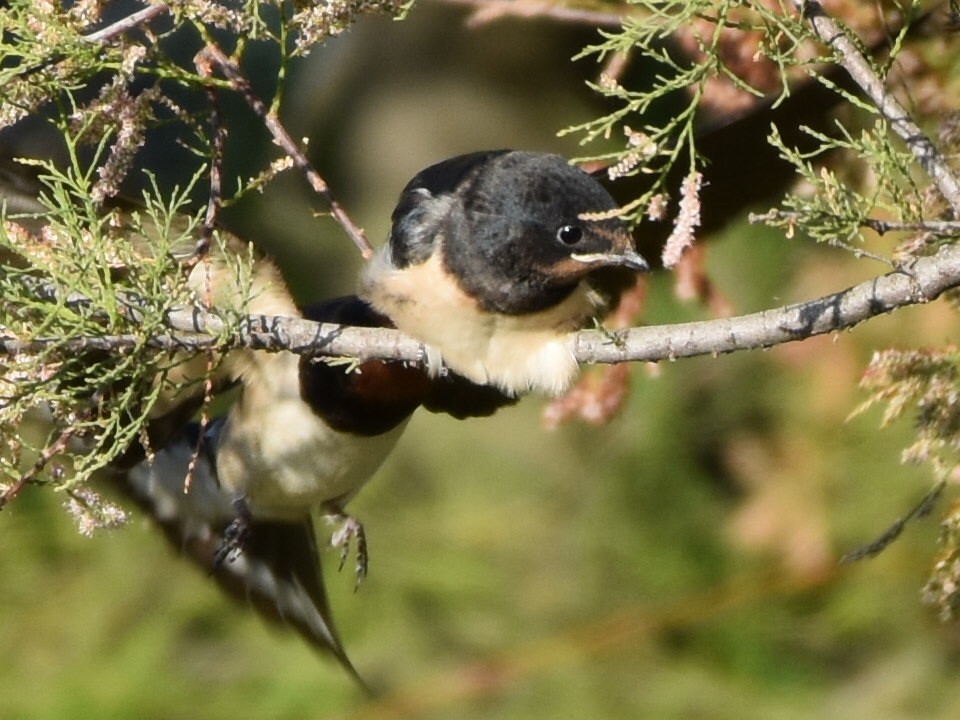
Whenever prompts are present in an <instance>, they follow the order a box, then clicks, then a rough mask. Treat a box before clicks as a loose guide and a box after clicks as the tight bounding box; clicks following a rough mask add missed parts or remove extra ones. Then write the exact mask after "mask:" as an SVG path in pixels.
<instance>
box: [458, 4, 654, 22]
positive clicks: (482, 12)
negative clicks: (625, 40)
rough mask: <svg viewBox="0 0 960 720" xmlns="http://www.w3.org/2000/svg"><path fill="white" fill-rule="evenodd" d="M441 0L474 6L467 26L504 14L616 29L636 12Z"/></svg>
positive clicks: (626, 9)
mask: <svg viewBox="0 0 960 720" xmlns="http://www.w3.org/2000/svg"><path fill="white" fill-rule="evenodd" d="M440 2H443V3H444V4H446V5H462V6H466V7H472V8H474V11H473V13H471V15H470V17H469V18H468V20H467V26H468V27H476V26H478V25H484V24H486V23H490V22H494V21H496V20H500V19H501V18H505V17H521V18H548V19H550V20H559V21H560V22H567V23H576V24H578V25H591V26H593V27H611V28H618V29H619V28H620V27H621V26H622V25H623V18H624V17H626V16H630V15H633V14H635V11H634V10H633V8H631V7H629V6H626V5H625V6H621V7H620V8H618V11H617V12H599V11H597V10H586V9H584V8H578V7H570V6H564V5H556V4H554V3H549V2H529V0H440Z"/></svg>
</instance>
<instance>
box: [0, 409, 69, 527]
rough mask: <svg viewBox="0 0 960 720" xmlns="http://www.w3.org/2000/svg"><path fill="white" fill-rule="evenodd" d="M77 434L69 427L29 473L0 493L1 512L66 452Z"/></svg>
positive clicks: (46, 448) (41, 454) (44, 450)
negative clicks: (54, 459) (53, 461)
mask: <svg viewBox="0 0 960 720" xmlns="http://www.w3.org/2000/svg"><path fill="white" fill-rule="evenodd" d="M76 432H77V430H76V428H69V427H68V428H66V429H64V430H63V431H62V432H61V433H60V435H59V437H57V439H56V440H54V441H53V442H52V443H50V444H49V445H48V446H47V447H45V448H44V449H43V451H42V452H41V453H40V455H39V457H38V458H37V459H36V461H35V462H34V463H33V466H32V467H31V468H30V469H29V470H27V472H25V473H24V474H23V475H21V476H20V477H19V478H17V480H16V482H14V483H13V484H12V485H11V486H10V487H8V488H7V489H6V490H5V491H4V492H2V493H0V510H3V508H4V507H5V506H6V505H7V503H9V502H10V501H11V500H13V499H14V498H15V497H16V496H17V495H18V494H19V493H20V491H21V490H22V489H23V486H24V485H26V484H27V483H28V482H30V481H31V480H33V479H34V478H35V477H36V476H37V475H39V474H40V473H41V472H42V471H43V469H44V468H45V467H46V466H47V465H48V464H49V463H50V461H51V460H53V458H55V457H56V456H57V455H59V454H60V453H62V452H63V451H64V450H66V448H67V444H68V443H69V442H70V440H71V438H72V437H73V436H74V435H75V434H76Z"/></svg>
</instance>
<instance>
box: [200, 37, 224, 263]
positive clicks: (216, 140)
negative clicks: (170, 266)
mask: <svg viewBox="0 0 960 720" xmlns="http://www.w3.org/2000/svg"><path fill="white" fill-rule="evenodd" d="M194 64H195V65H196V68H197V73H198V74H199V75H200V76H201V77H203V78H210V77H211V76H212V75H213V68H212V67H211V65H210V62H209V57H208V56H207V55H206V54H204V53H202V52H201V53H197V56H196V57H195V58H194ZM206 95H207V104H208V106H209V112H210V132H211V134H212V135H213V147H212V156H211V158H210V191H209V193H208V195H207V211H206V214H205V215H204V218H203V227H202V228H201V229H200V240H199V241H198V242H197V247H196V248H195V249H194V252H193V260H194V261H197V260H202V259H203V258H205V257H206V256H207V253H208V252H209V250H210V240H211V239H212V238H213V231H214V229H215V228H216V226H217V214H218V213H219V212H220V205H221V201H222V199H223V194H222V187H223V147H224V143H225V137H226V129H225V128H224V127H223V124H222V123H221V122H220V103H219V101H218V99H217V90H216V88H214V87H213V86H207V87H206Z"/></svg>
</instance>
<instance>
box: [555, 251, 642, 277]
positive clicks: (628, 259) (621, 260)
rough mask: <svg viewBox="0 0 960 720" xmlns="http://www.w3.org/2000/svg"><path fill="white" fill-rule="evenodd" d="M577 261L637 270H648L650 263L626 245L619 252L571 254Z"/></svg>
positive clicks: (598, 265)
mask: <svg viewBox="0 0 960 720" xmlns="http://www.w3.org/2000/svg"><path fill="white" fill-rule="evenodd" d="M570 257H571V258H573V259H574V260H576V261H577V262H581V263H584V264H587V265H594V266H596V267H625V268H629V269H630V270H635V271H636V272H647V271H648V270H649V269H650V264H649V263H648V262H647V261H646V260H644V259H643V257H642V256H641V255H640V254H639V253H638V252H637V251H636V250H634V249H633V248H632V247H629V246H628V247H625V248H623V249H622V250H620V251H618V252H610V253H580V254H574V255H571V256H570Z"/></svg>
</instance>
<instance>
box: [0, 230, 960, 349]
mask: <svg viewBox="0 0 960 720" xmlns="http://www.w3.org/2000/svg"><path fill="white" fill-rule="evenodd" d="M957 286H960V245H945V246H943V247H941V248H940V249H939V250H938V251H937V252H936V253H935V254H934V255H931V256H929V257H923V258H919V259H916V260H913V261H912V262H911V263H910V264H909V265H906V266H904V267H901V268H898V269H896V270H893V271H891V272H888V273H886V274H884V275H880V276H878V277H875V278H873V279H872V280H868V281H866V282H863V283H860V284H859V285H854V286H853V287H850V288H847V289H846V290H841V291H840V292H837V293H834V294H832V295H826V296H824V297H820V298H817V299H815V300H809V301H807V302H803V303H798V304H795V305H787V306H785V307H780V308H774V309H770V310H764V311H762V312H758V313H753V314H751V315H741V316H739V317H733V318H720V319H716V320H705V321H702V322H692V323H683V324H678V325H659V326H654V327H639V328H630V329H627V330H622V331H615V332H611V331H600V330H583V331H580V332H578V333H573V334H571V335H570V340H569V342H570V349H571V352H572V353H573V354H574V357H575V358H576V359H577V360H578V361H579V362H581V363H621V362H637V361H643V362H658V361H661V360H675V359H677V358H682V357H695V356H698V355H718V354H720V353H729V352H734V351H740V350H755V349H759V348H769V347H773V346H775V345H780V344H783V343H787V342H795V341H798V340H804V339H806V338H810V337H813V336H815V335H823V334H825V333H831V332H837V331H839V330H847V329H849V328H852V327H854V326H855V325H858V324H859V323H861V322H863V321H865V320H869V319H870V318H873V317H876V316H878V315H883V314H885V313H888V312H890V311H892V310H895V309H897V308H900V307H906V306H908V305H917V304H922V303H927V302H931V301H933V300H935V299H936V298H938V297H939V296H940V295H941V294H942V293H943V292H945V291H946V290H949V289H951V288H954V287H957ZM167 324H168V326H169V327H170V328H171V329H172V330H173V332H172V333H170V334H166V335H162V336H157V337H153V338H150V339H149V341H148V342H149V344H150V345H151V346H153V347H157V348H161V349H165V350H191V349H193V350H197V349H208V348H211V347H215V346H216V343H217V342H218V340H217V338H218V337H222V334H223V332H224V329H225V327H226V324H225V322H224V320H223V319H221V318H220V317H218V316H217V315H216V314H214V313H212V312H206V311H203V310H201V309H199V308H185V309H182V310H177V311H174V312H171V313H169V314H168V316H167ZM241 325H242V326H241V328H240V330H239V331H238V332H237V333H235V334H234V335H233V336H232V337H231V338H230V339H229V341H228V343H227V345H228V347H231V348H237V347H245V348H252V349H260V350H268V351H273V352H278V351H281V350H287V351H290V352H293V353H297V354H301V355H318V356H334V357H351V358H357V359H358V360H360V361H365V360H372V359H385V360H403V361H406V362H410V363H422V362H423V358H424V357H425V353H424V351H423V345H422V344H421V343H419V342H418V341H416V340H414V339H412V338H409V337H407V336H406V335H403V334H402V333H400V332H398V331H396V330H387V329H382V328H359V327H348V326H343V325H336V324H332V323H316V322H312V321H310V320H303V319H300V318H285V317H276V316H269V315H250V316H247V317H245V318H244V319H243V322H242V324H241ZM142 342H143V340H142V338H140V337H138V336H135V335H121V336H111V337H101V338H94V337H91V338H74V339H73V340H70V341H68V342H67V343H66V345H65V347H66V349H68V350H71V351H78V352H79V351H83V350H93V349H98V350H110V349H116V348H123V347H133V346H136V345H138V344H140V343H142ZM57 343H63V340H62V339H57V338H48V339H44V338H40V339H34V340H30V341H22V340H18V339H15V338H0V352H2V353H6V354H11V353H17V352H38V351H40V350H43V349H46V348H49V347H51V346H53V345H56V344H57Z"/></svg>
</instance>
